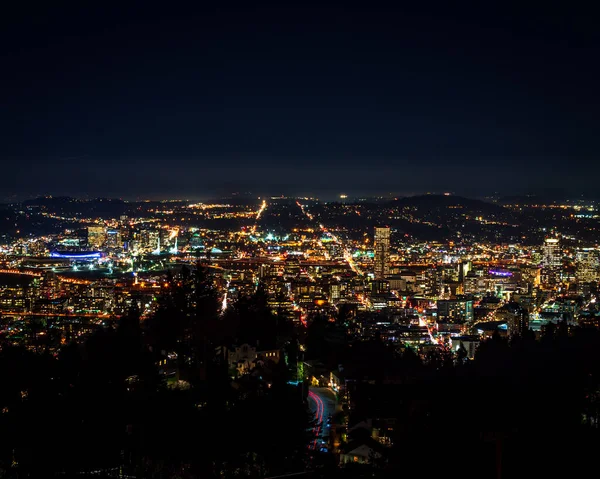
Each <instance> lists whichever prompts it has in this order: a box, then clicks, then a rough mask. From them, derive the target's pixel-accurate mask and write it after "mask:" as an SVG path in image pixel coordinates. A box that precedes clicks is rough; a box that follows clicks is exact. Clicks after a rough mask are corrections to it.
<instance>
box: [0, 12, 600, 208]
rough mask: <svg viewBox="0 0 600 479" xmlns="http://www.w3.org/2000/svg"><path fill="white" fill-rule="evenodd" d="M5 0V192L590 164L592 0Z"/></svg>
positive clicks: (325, 181)
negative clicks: (530, 3)
mask: <svg viewBox="0 0 600 479" xmlns="http://www.w3.org/2000/svg"><path fill="white" fill-rule="evenodd" d="M5 3H6V4H9V3H14V4H22V5H20V6H18V7H17V6H15V5H3V6H2V11H1V12H0V18H1V20H0V22H1V23H2V28H1V33H0V41H1V46H0V49H1V52H2V54H1V55H0V60H1V62H2V63H1V65H2V67H1V69H0V87H1V88H0V95H1V97H2V98H1V109H0V131H1V132H2V133H1V135H2V136H1V138H0V158H2V167H3V170H2V173H3V174H2V182H1V184H0V197H3V198H6V197H9V196H12V195H17V197H26V196H34V195H40V194H53V195H63V194H65V195H77V196H83V195H88V196H115V197H123V198H136V197H149V198H159V197H179V198H188V197H189V198H202V197H207V196H210V195H215V194H226V193H230V192H234V191H239V192H246V191H249V192H252V193H254V194H267V193H268V194H272V195H275V194H314V195H319V196H321V197H331V196H334V195H338V194H339V193H342V192H343V193H347V194H350V195H359V194H386V193H394V194H409V193H418V192H425V191H444V190H450V191H455V192H457V193H462V194H470V195H486V194H491V193H493V192H494V191H498V192H500V193H504V194H512V193H523V192H538V191H544V190H545V189H547V190H551V191H555V190H556V189H561V188H562V189H566V190H568V191H570V192H582V193H583V192H586V193H589V192H593V191H594V186H595V185H596V183H597V181H598V180H597V178H598V174H599V173H600V162H598V156H599V155H598V153H599V150H600V144H599V141H598V138H599V131H600V130H599V128H598V127H599V126H600V121H599V118H600V117H599V114H598V112H599V111H600V108H599V107H600V94H599V88H600V67H599V66H598V61H599V58H600V34H599V32H600V30H599V29H598V28H597V24H598V21H597V16H595V15H594V12H593V10H592V9H593V2H590V7H589V8H590V10H586V9H585V8H584V7H578V8H579V9H576V8H575V6H574V2H567V3H565V2H556V3H543V4H538V5H537V6H536V8H533V7H532V8H527V7H523V6H522V5H520V4H522V3H527V2H515V3H514V4H512V6H511V4H510V3H507V2H497V3H495V2H490V1H485V2H477V4H478V5H477V6H474V5H473V4H467V3H465V2H448V1H446V2H439V3H438V2H433V3H432V2H386V3H399V4H404V3H407V4H408V5H410V7H409V6H403V7H401V9H400V7H395V8H392V7H381V8H380V7H378V6H377V3H373V2H360V3H356V4H353V3H352V2H343V4H342V3H340V4H337V5H336V4H333V3H327V2H315V3H314V5H315V6H314V7H310V6H308V3H309V2H302V3H297V4H295V3H294V2H288V1H280V2H274V3H273V4H260V3H259V2H244V3H241V4H240V6H236V4H234V3H232V2H196V3H198V4H200V5H196V6H194V7H191V6H185V2H183V3H178V2H161V3H160V4H157V5H154V4H152V5H150V4H149V3H147V2H120V3H127V4H129V6H127V7H123V6H121V7H118V8H116V7H115V8H113V7H111V6H108V5H109V4H108V3H104V2H85V1H82V2H77V3H72V4H68V5H67V4H65V3H61V2H58V3H55V2H45V3H47V5H45V6H38V5H37V4H38V3H40V4H41V3H42V2H35V3H29V2H5ZM89 3H94V4H96V5H97V6H96V7H91V6H88V5H84V4H89ZM535 3H538V2H535ZM575 3H576V2H575ZM251 4H254V5H251ZM583 4H584V2H581V5H583ZM243 5H246V6H243ZM294 5H296V6H294ZM342 5H343V6H342ZM381 5H384V4H381ZM459 5H460V6H459ZM17 8H18V10H15V9H17Z"/></svg>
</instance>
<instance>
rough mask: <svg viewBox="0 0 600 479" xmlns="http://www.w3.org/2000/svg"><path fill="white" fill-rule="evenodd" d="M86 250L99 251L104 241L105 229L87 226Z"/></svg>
mask: <svg viewBox="0 0 600 479" xmlns="http://www.w3.org/2000/svg"><path fill="white" fill-rule="evenodd" d="M87 231H88V238H87V240H88V248H91V249H99V248H101V247H102V245H103V244H104V242H105V241H106V228H105V227H104V226H88V229H87Z"/></svg>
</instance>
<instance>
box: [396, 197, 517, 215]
mask: <svg viewBox="0 0 600 479" xmlns="http://www.w3.org/2000/svg"><path fill="white" fill-rule="evenodd" d="M391 204H393V205H394V206H399V207H402V206H407V207H414V208H417V209H423V210H440V209H446V208H449V207H462V208H463V209H465V210H470V211H473V212H476V211H480V212H486V213H496V214H505V213H507V212H508V210H507V209H506V208H504V207H503V206H500V205H497V204H494V203H488V202H487V201H481V200H476V199H473V198H465V197H463V196H453V195H449V196H446V195H419V196H407V197H404V198H398V199H397V200H393V201H392V202H391Z"/></svg>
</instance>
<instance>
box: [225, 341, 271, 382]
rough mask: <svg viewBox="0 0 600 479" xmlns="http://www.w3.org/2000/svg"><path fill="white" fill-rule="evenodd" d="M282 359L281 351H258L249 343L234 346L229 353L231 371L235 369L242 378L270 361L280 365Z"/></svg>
mask: <svg viewBox="0 0 600 479" xmlns="http://www.w3.org/2000/svg"><path fill="white" fill-rule="evenodd" d="M280 359H281V351H280V350H279V349H269V350H257V348H256V347H254V346H252V345H250V344H248V343H244V344H241V345H239V346H232V347H230V348H229V349H228V351H227V360H228V363H229V369H235V370H236V371H237V373H238V374H239V375H240V376H241V375H244V374H248V373H249V372H250V371H251V370H252V369H254V368H255V367H256V366H257V365H258V364H260V363H264V362H269V361H273V362H275V363H279V360H280Z"/></svg>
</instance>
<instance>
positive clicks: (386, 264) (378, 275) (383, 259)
mask: <svg viewBox="0 0 600 479" xmlns="http://www.w3.org/2000/svg"><path fill="white" fill-rule="evenodd" d="M389 275H390V229H389V228H388V227H384V228H377V227H376V228H375V279H385V278H386V277H388V276H389Z"/></svg>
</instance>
